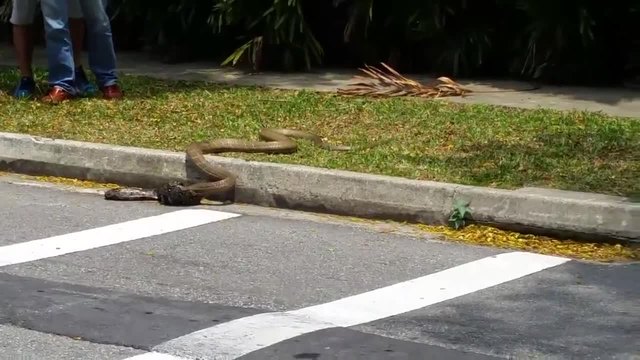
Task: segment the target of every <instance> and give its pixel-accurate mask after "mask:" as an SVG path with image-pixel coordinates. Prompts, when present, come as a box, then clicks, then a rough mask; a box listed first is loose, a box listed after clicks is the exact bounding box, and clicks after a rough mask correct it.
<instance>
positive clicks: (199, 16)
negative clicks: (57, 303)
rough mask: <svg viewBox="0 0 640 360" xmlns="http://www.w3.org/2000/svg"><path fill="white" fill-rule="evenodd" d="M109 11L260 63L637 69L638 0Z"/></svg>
mask: <svg viewBox="0 0 640 360" xmlns="http://www.w3.org/2000/svg"><path fill="white" fill-rule="evenodd" d="M5 1H8V0H5ZM110 11H111V14H112V15H113V21H114V33H115V35H116V38H117V42H116V43H117V45H118V46H119V47H126V48H136V49H139V48H147V49H150V50H153V51H156V52H159V53H160V54H162V55H163V56H165V57H166V58H167V60H173V61H179V60H183V59H187V58H195V57H207V58H214V59H217V60H219V61H220V62H221V63H224V64H231V65H236V66H245V67H247V66H249V67H251V68H253V69H254V70H260V69H267V68H278V69H285V70H305V69H309V68H312V67H314V66H322V65H329V66H350V67H353V66H362V65H364V64H365V63H369V64H372V63H377V62H380V61H384V62H386V63H387V64H389V65H391V66H393V67H394V68H396V69H399V70H401V71H427V72H436V73H438V74H439V75H444V76H509V77H519V78H529V79H532V78H534V79H539V80H542V81H548V82H558V83H588V84H602V83H612V82H619V81H621V80H622V79H624V78H625V77H626V78H629V77H632V76H637V74H638V71H639V68H640V64H639V63H640V60H639V58H640V40H639V39H640V36H639V35H638V34H640V0H616V1H602V0H563V1H552V0H475V1H471V0H404V1H391V0H156V1H144V0H111V4H110Z"/></svg>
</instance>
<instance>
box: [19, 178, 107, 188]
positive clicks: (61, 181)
mask: <svg viewBox="0 0 640 360" xmlns="http://www.w3.org/2000/svg"><path fill="white" fill-rule="evenodd" d="M29 178H31V179H33V180H36V181H42V182H48V183H52V184H58V185H68V186H75V187H81V188H89V189H93V188H117V187H119V185H117V184H109V183H98V182H94V181H88V180H79V179H70V178H62V177H56V176H33V177H29Z"/></svg>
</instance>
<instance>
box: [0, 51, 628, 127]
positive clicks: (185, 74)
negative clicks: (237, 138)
mask: <svg viewBox="0 0 640 360" xmlns="http://www.w3.org/2000/svg"><path fill="white" fill-rule="evenodd" d="M85 57H86V56H85ZM118 61H119V70H120V71H121V72H123V73H125V74H134V75H147V76H153V77H157V78H166V79H180V80H205V81H211V82H216V83H228V84H235V85H261V86H269V87H276V88H283V89H313V90H318V91H335V90H336V89H337V88H339V87H344V86H346V85H348V84H349V82H350V81H351V80H352V79H353V76H354V75H357V74H358V72H357V71H348V70H338V71H323V72H312V73H294V74H283V73H274V72H270V73H260V74H248V73H244V72H242V71H237V70H234V69H229V68H224V69H223V68H221V67H220V66H218V65H217V64H215V63H211V62H190V63H181V64H164V63H162V62H160V61H158V60H153V59H150V58H149V57H148V56H147V55H145V54H142V53H136V52H120V53H119V54H118ZM34 63H35V64H36V65H37V66H43V67H44V66H46V60H45V56H44V49H43V48H38V49H36V52H35V54H34ZM15 64H16V62H15V58H14V54H13V49H11V48H10V47H9V46H7V45H6V44H3V45H2V46H0V65H8V66H15ZM85 64H86V61H85ZM372 65H373V64H372ZM404 75H405V76H407V77H410V78H412V79H415V80H417V81H420V82H423V83H430V82H432V81H434V79H433V78H430V77H426V76H421V75H415V76H414V75H412V74H404ZM454 80H456V81H458V82H460V83H462V84H463V85H465V86H467V87H469V88H470V89H472V90H473V91H474V92H476V93H474V94H471V95H470V96H469V97H466V98H458V97H451V98H446V100H447V101H453V102H460V103H484V104H491V105H505V106H512V107H520V108H530V109H531V108H538V107H544V108H551V109H557V110H573V109H577V110H588V111H602V112H604V113H606V114H610V115H615V116H624V117H633V118H638V119H640V91H639V90H633V89H625V88H587V87H568V86H567V87H560V86H546V85H544V86H542V88H540V89H537V90H533V91H521V90H525V89H529V88H531V87H532V86H531V85H530V84H527V83H524V82H516V81H465V80H464V79H454Z"/></svg>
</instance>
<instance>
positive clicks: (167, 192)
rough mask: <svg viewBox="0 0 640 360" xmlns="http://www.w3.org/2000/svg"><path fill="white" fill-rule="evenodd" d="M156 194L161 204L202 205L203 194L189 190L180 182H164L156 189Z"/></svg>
mask: <svg viewBox="0 0 640 360" xmlns="http://www.w3.org/2000/svg"><path fill="white" fill-rule="evenodd" d="M156 194H157V196H158V202H159V203H160V204H162V205H169V206H191V205H200V201H201V200H202V196H199V195H196V194H195V193H194V192H193V191H191V190H187V189H186V188H185V185H184V184H182V183H180V182H171V183H168V184H164V185H162V186H160V187H158V188H157V189H156Z"/></svg>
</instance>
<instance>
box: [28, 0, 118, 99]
mask: <svg viewBox="0 0 640 360" xmlns="http://www.w3.org/2000/svg"><path fill="white" fill-rule="evenodd" d="M107 1H108V0H80V6H81V8H82V12H83V14H84V19H85V23H86V29H87V48H88V49H87V50H88V51H87V52H88V55H89V68H90V69H91V71H92V72H93V74H94V75H95V76H96V81H97V83H98V87H99V88H102V87H105V86H109V85H114V84H116V83H117V81H118V77H117V75H116V54H115V51H114V49H113V39H112V34H111V22H110V21H109V16H108V14H107V12H106V6H107ZM41 6H42V16H43V18H44V29H45V38H46V42H47V61H48V64H49V85H51V86H60V87H61V88H63V89H64V90H65V91H68V92H69V93H71V94H74V95H75V94H76V93H77V91H76V88H75V86H74V73H75V71H74V70H75V64H74V62H73V48H72V44H71V34H70V33H69V5H68V1H67V0H41Z"/></svg>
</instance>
